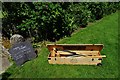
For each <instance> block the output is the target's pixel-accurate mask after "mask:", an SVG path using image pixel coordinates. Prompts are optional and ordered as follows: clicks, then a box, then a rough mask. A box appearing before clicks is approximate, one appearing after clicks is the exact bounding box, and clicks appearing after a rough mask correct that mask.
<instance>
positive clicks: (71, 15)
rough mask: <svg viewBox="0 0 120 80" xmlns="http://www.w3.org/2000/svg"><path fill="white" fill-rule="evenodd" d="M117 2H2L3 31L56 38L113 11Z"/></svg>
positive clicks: (4, 32)
mask: <svg viewBox="0 0 120 80" xmlns="http://www.w3.org/2000/svg"><path fill="white" fill-rule="evenodd" d="M119 6H120V3H101V2H96V3H87V2H83V3H48V2H46V3H42V2H37V3H36V2H35V3H33V2H27V3H23V2H22V3H20V2H17V3H16V2H15V3H7V2H5V3H3V15H4V17H3V25H2V26H3V34H4V35H7V36H8V37H10V36H11V35H13V34H15V33H18V34H21V35H23V36H24V37H32V38H33V39H34V41H42V40H50V41H56V40H59V39H60V38H63V37H65V36H70V35H71V33H72V32H73V31H74V30H76V29H77V28H79V27H86V25H87V24H88V22H93V21H95V20H98V19H101V18H102V17H104V16H105V15H108V14H111V13H113V12H116V10H118V8H119Z"/></svg>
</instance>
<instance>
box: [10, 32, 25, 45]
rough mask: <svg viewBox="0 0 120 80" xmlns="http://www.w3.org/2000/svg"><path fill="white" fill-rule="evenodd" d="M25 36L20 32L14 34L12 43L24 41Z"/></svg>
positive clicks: (11, 39)
mask: <svg viewBox="0 0 120 80" xmlns="http://www.w3.org/2000/svg"><path fill="white" fill-rule="evenodd" d="M23 41H24V38H23V36H21V35H19V34H14V35H13V36H12V37H11V38H10V44H11V45H14V44H16V43H20V42H23Z"/></svg>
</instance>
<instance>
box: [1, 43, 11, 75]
mask: <svg viewBox="0 0 120 80" xmlns="http://www.w3.org/2000/svg"><path fill="white" fill-rule="evenodd" d="M0 51H1V52H0V63H1V64H0V65H1V66H0V74H1V73H3V72H5V70H6V69H7V68H8V67H10V65H11V63H10V61H9V58H10V53H9V52H8V50H7V49H6V48H5V47H4V46H3V45H1V44H0Z"/></svg>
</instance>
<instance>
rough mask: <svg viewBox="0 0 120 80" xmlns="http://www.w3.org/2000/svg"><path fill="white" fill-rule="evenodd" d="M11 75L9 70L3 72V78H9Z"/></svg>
mask: <svg viewBox="0 0 120 80" xmlns="http://www.w3.org/2000/svg"><path fill="white" fill-rule="evenodd" d="M10 75H11V73H8V72H5V73H3V74H2V79H1V80H7V79H8V77H9V76H10Z"/></svg>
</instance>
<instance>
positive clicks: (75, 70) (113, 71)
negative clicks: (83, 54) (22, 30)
mask: <svg viewBox="0 0 120 80" xmlns="http://www.w3.org/2000/svg"><path fill="white" fill-rule="evenodd" d="M57 43H62V44H65V43H68V44H93V43H94V44H104V48H103V50H102V51H101V54H102V55H104V54H105V55H106V56H107V57H106V58H104V59H103V62H102V64H103V65H102V66H86V65H57V64H56V65H50V64H48V61H47V56H48V54H49V51H48V49H47V48H46V47H42V49H41V51H40V52H39V55H38V57H37V58H36V59H34V60H32V61H28V62H26V63H25V64H23V66H20V67H17V66H16V65H15V64H14V65H12V66H11V67H10V68H9V69H8V70H7V71H6V73H9V74H10V76H9V77H10V78H116V77H118V12H116V13H113V14H111V15H108V16H106V17H104V18H102V19H101V20H99V21H96V22H94V23H93V24H92V25H90V26H87V27H86V28H84V29H81V30H79V31H76V32H75V33H74V34H73V35H72V36H71V37H66V38H64V39H61V40H59V41H58V42H57Z"/></svg>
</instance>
